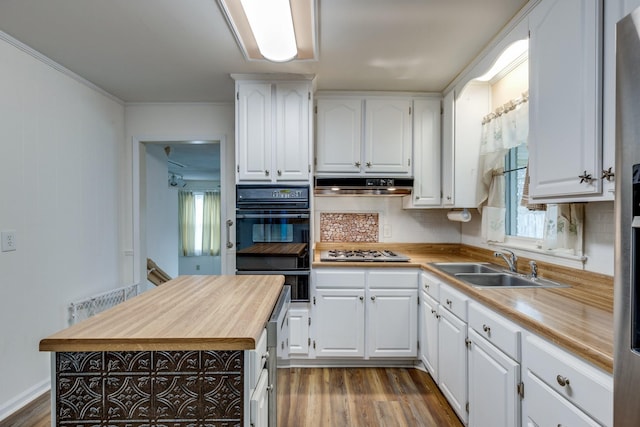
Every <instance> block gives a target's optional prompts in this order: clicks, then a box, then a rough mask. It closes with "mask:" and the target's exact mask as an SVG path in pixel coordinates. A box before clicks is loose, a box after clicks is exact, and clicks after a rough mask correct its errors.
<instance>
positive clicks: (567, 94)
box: [529, 0, 603, 202]
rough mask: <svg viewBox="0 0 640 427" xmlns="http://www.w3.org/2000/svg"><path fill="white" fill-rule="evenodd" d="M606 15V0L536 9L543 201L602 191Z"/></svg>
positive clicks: (535, 85) (532, 17) (533, 164)
mask: <svg viewBox="0 0 640 427" xmlns="http://www.w3.org/2000/svg"><path fill="white" fill-rule="evenodd" d="M602 22H603V18H602V0H542V1H541V2H540V3H539V4H538V5H537V6H536V7H535V8H534V9H533V10H532V11H531V13H530V14H529V29H530V45H529V64H530V77H529V78H530V80H529V92H530V97H529V102H530V128H529V155H530V176H531V184H530V187H529V191H530V194H531V196H532V197H534V198H535V200H536V201H550V202H553V201H554V200H555V201H558V200H559V199H562V198H569V199H572V198H574V199H575V198H576V197H581V198H584V196H591V195H600V194H601V188H602V184H601V183H602V180H601V179H600V174H601V172H602V110H601V103H602V99H601V88H602V84H601V82H602V72H601V70H602Z"/></svg>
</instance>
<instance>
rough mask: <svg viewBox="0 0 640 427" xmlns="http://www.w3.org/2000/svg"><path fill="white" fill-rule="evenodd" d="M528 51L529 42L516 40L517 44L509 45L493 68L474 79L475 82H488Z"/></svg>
mask: <svg viewBox="0 0 640 427" xmlns="http://www.w3.org/2000/svg"><path fill="white" fill-rule="evenodd" d="M528 50H529V40H518V41H517V42H515V43H513V44H511V45H510V46H509V47H508V48H507V49H506V50H505V51H504V52H503V53H502V55H500V57H499V58H498V60H497V61H496V62H495V64H493V67H491V69H490V70H489V71H487V73H485V74H484V75H482V76H480V77H478V78H476V79H475V80H477V81H481V82H488V81H489V80H491V79H493V78H494V77H495V76H496V74H498V73H499V72H500V71H502V70H503V69H504V68H506V67H507V66H509V65H510V64H511V63H512V62H513V61H515V60H516V59H518V58H519V57H520V56H522V55H524V53H525V52H527V51H528Z"/></svg>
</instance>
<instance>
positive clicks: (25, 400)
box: [0, 380, 51, 422]
mask: <svg viewBox="0 0 640 427" xmlns="http://www.w3.org/2000/svg"><path fill="white" fill-rule="evenodd" d="M49 390H51V380H44V381H42V382H40V383H38V384H36V385H34V386H33V387H31V388H28V389H27V390H25V391H24V392H23V393H20V394H19V395H18V396H16V397H14V398H13V399H11V400H9V401H8V402H5V403H4V404H2V405H0V422H1V421H2V420H4V419H6V418H9V417H10V416H11V415H13V414H14V413H16V412H18V411H19V410H20V409H22V408H24V407H25V406H27V405H28V404H30V403H31V402H33V401H34V400H36V399H37V398H39V397H40V396H42V395H43V394H45V393H46V392H48V391H49Z"/></svg>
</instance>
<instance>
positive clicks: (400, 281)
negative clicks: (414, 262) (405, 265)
mask: <svg viewBox="0 0 640 427" xmlns="http://www.w3.org/2000/svg"><path fill="white" fill-rule="evenodd" d="M367 284H368V285H369V288H371V289H373V288H384V289H393V288H403V289H418V272H417V271H415V270H404V271H397V270H396V271H394V270H392V271H387V270H384V271H378V270H375V271H374V270H371V271H369V277H368V279H367Z"/></svg>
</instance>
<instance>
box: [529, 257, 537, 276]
mask: <svg viewBox="0 0 640 427" xmlns="http://www.w3.org/2000/svg"><path fill="white" fill-rule="evenodd" d="M529 267H531V278H532V279H534V280H535V279H537V278H538V265H537V264H536V262H535V261H533V260H531V261H529Z"/></svg>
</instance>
